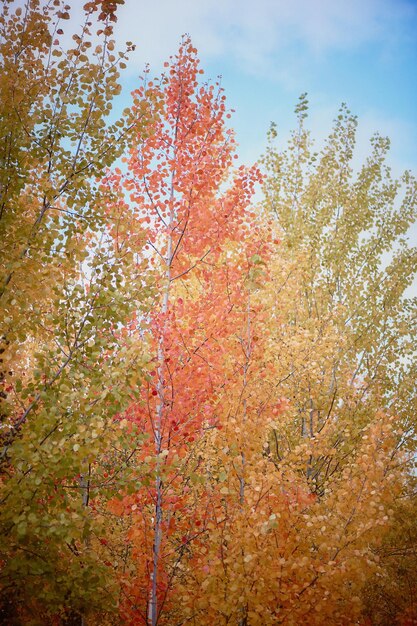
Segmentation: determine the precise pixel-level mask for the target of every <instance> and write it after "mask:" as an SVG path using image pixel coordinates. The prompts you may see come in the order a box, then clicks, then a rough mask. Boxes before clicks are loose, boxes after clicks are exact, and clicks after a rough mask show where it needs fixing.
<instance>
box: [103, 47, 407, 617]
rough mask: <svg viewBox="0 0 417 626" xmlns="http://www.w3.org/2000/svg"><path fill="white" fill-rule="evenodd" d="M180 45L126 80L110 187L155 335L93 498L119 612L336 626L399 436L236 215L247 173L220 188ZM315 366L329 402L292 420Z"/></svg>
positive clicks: (189, 51) (219, 137)
mask: <svg viewBox="0 0 417 626" xmlns="http://www.w3.org/2000/svg"><path fill="white" fill-rule="evenodd" d="M195 54H196V51H195V49H194V48H193V47H192V45H191V43H190V42H189V40H185V41H184V43H183V45H182V46H181V48H180V51H179V54H178V56H177V57H175V59H173V60H172V62H171V64H168V65H167V68H168V72H169V74H168V76H165V77H163V78H162V80H161V81H159V82H158V81H157V82H152V81H149V79H148V78H145V84H144V86H143V87H142V88H141V89H140V90H139V91H138V92H137V98H138V102H139V103H141V102H143V99H145V100H146V99H149V98H151V99H152V101H153V102H154V107H155V109H154V113H155V115H154V118H153V120H154V121H153V127H152V128H153V132H152V134H151V135H150V136H149V137H141V138H139V141H136V142H135V143H134V145H133V147H132V149H131V153H130V156H129V157H128V158H127V160H126V170H125V171H124V172H123V173H122V171H118V172H116V173H115V175H114V177H113V179H112V182H113V184H114V185H115V186H116V187H123V188H124V189H125V190H126V193H127V194H129V201H130V204H131V205H132V206H133V207H134V211H135V213H136V216H137V218H136V219H137V224H138V226H139V227H141V228H144V229H145V230H146V232H147V247H148V254H149V255H150V257H151V259H152V263H153V265H154V267H155V271H156V274H159V276H160V278H159V282H158V284H159V292H160V301H159V303H158V304H157V305H156V306H155V307H154V309H153V310H152V312H151V314H150V315H149V317H148V318H146V319H145V318H144V319H142V320H141V324H142V327H143V328H147V332H148V333H149V335H150V342H151V345H153V346H154V347H153V353H154V356H153V359H152V365H151V368H150V371H149V376H148V384H147V389H145V388H144V389H143V392H142V396H141V399H140V401H139V402H136V403H133V404H132V406H131V407H130V409H129V411H128V412H127V413H126V418H127V421H128V423H129V424H136V425H137V427H138V429H139V430H140V431H143V432H146V433H148V435H149V436H148V439H147V442H145V443H144V444H143V446H142V457H141V463H140V467H139V468H138V485H139V488H138V490H137V492H136V493H134V494H129V493H127V492H126V491H123V489H122V490H120V493H119V497H118V499H117V500H115V501H113V502H112V503H111V504H110V505H109V511H110V513H112V514H113V515H114V516H115V517H116V519H117V517H118V516H119V517H120V519H122V520H123V523H124V524H125V525H126V526H127V531H126V541H127V546H128V547H127V549H126V553H125V554H126V557H125V562H124V589H123V595H122V601H121V605H122V615H123V618H124V620H125V621H127V623H138V622H139V623H144V624H146V623H148V624H152V625H154V624H156V623H158V624H163V623H173V622H175V623H178V624H182V623H187V622H190V621H191V622H192V623H196V624H200V625H201V624H213V623H216V624H223V623H224V624H240V625H243V624H276V623H283V624H299V623H302V622H303V621H306V620H309V623H312V624H321V623H323V620H324V619H325V620H332V623H335V624H346V623H355V622H356V621H357V619H358V618H359V616H360V614H361V609H362V603H361V597H360V595H361V591H362V589H363V586H364V584H365V582H366V580H367V579H368V578H369V576H371V574H372V573H373V572H374V571H375V570H376V568H377V558H376V557H375V554H374V552H373V548H374V547H375V546H376V545H377V544H378V541H379V538H380V536H382V534H383V531H385V530H387V529H388V527H389V523H390V519H391V517H392V510H391V509H390V506H391V504H392V502H393V498H394V496H395V494H396V493H397V492H398V490H399V489H400V486H401V476H400V474H399V471H398V467H397V461H398V458H399V457H398V458H397V455H396V453H395V448H396V443H397V436H398V430H397V427H396V424H395V423H393V416H392V415H390V414H389V412H388V411H386V407H385V406H384V405H383V403H382V396H381V397H380V396H378V395H377V393H376V392H375V395H374V397H373V402H372V403H368V404H367V403H366V401H364V397H365V400H367V398H366V395H365V394H364V389H363V388H362V387H361V386H360V385H358V384H351V383H350V380H351V378H352V374H353V373H354V369H353V370H352V362H351V361H349V360H346V362H344V363H343V364H342V365H343V366H342V365H341V367H340V369H339V370H338V371H337V372H335V371H334V358H335V357H334V354H335V353H336V354H337V355H339V354H340V352H341V351H342V350H343V349H346V345H348V341H349V340H350V333H349V332H348V331H345V330H344V328H343V326H341V327H339V326H338V323H339V320H338V318H337V319H336V316H334V315H333V314H334V311H333V309H331V311H330V313H332V315H330V313H329V314H328V315H327V316H326V317H325V318H324V319H319V320H317V319H314V320H311V321H310V322H309V321H308V311H307V313H306V312H305V311H304V310H303V309H302V304H303V300H302V298H303V297H304V291H303V285H304V283H303V282H302V281H301V280H300V274H297V272H302V271H307V270H306V267H307V269H308V264H303V263H300V258H301V257H298V256H297V254H296V253H295V252H294V257H293V258H291V256H290V253H289V252H288V250H287V247H286V245H285V244H284V245H280V244H279V242H278V241H277V240H276V239H274V231H276V226H275V224H274V221H273V220H272V218H271V217H270V216H268V215H265V214H262V213H258V214H256V212H254V211H253V210H251V209H249V208H247V207H248V202H249V200H250V195H251V192H252V188H253V182H254V180H255V178H256V176H257V174H256V175H255V171H253V172H250V171H249V172H246V171H245V170H244V169H241V170H239V172H238V175H237V178H235V181H234V184H233V186H232V187H231V189H230V190H229V191H228V192H224V191H222V189H223V188H222V187H220V184H224V181H225V176H226V174H227V171H228V170H229V168H230V165H231V162H232V161H231V157H232V153H233V150H232V149H233V139H232V136H231V135H230V134H229V135H228V136H227V135H225V131H224V123H223V115H224V112H225V108H224V101H223V97H224V96H223V95H222V93H221V91H215V90H214V86H205V85H199V82H198V80H197V77H198V74H197V72H198V63H197V60H196V57H195ZM254 177H255V178H254ZM132 224H133V222H132ZM280 234H281V233H280ZM301 275H302V274H301ZM300 299H301V304H300ZM323 371H324V374H323ZM329 371H330V372H331V375H330V380H332V378H331V376H336V375H337V377H338V383H339V388H340V389H341V390H342V391H341V400H342V401H341V402H339V396H337V398H336V400H334V402H335V407H334V411H333V413H332V411H330V412H329V415H328V416H327V417H326V419H323V418H320V419H319V420H318V421H317V419H318V418H317V415H316V414H315V411H316V409H315V406H314V404H313V406H312V407H311V404H310V405H309V409H308V413H307V415H308V416H309V420H308V421H307V419H306V418H305V415H304V414H301V416H300V410H299V402H300V401H301V400H300V398H303V395H302V394H306V386H307V389H308V391H307V393H308V396H307V398H308V400H309V401H310V402H313V403H314V401H315V398H316V397H317V396H319V397H323V396H324V391H323V388H324V385H325V383H324V382H323V377H324V376H329V374H328V372H329ZM303 377H304V378H303ZM303 385H304V386H303ZM303 401H304V402H306V401H305V399H303ZM303 406H308V405H307V404H306V403H305V404H304V405H303ZM330 406H332V404H331V401H330ZM355 411H356V413H355ZM356 414H357V415H358V416H359V419H355V416H356ZM314 420H316V421H314ZM128 429H129V428H128ZM312 429H314V430H312ZM365 469H366V471H364V470H365ZM277 564H278V565H279V568H277Z"/></svg>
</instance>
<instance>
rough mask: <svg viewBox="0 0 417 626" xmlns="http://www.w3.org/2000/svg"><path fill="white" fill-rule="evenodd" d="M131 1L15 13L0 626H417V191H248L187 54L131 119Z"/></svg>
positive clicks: (347, 159)
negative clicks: (123, 85)
mask: <svg viewBox="0 0 417 626" xmlns="http://www.w3.org/2000/svg"><path fill="white" fill-rule="evenodd" d="M118 4H121V2H106V1H102V2H98V1H94V2H88V3H87V4H86V5H85V7H84V11H85V23H84V26H83V27H82V30H81V32H80V33H77V34H75V35H74V36H73V38H72V42H74V43H71V44H68V40H64V35H65V33H64V26H63V24H66V23H69V22H68V20H69V18H70V13H71V9H70V7H69V6H68V5H64V4H63V3H62V2H60V1H59V0H56V1H55V2H50V3H46V2H40V1H39V0H30V2H28V3H27V4H26V6H25V7H24V8H21V7H17V8H16V6H14V4H13V3H12V2H11V1H10V0H3V2H2V5H3V12H2V17H1V18H0V32H1V41H0V59H1V69H2V72H1V77H0V107H1V121H0V132H1V145H2V152H1V155H0V158H1V164H2V167H1V172H0V177H1V179H0V192H1V204H0V232H1V241H2V246H1V250H0V268H1V288H0V307H1V312H2V315H1V319H0V325H1V328H0V338H1V347H0V350H1V353H0V358H1V361H0V383H1V386H2V389H1V392H0V401H1V410H0V414H1V430H0V436H1V445H2V454H1V482H0V498H1V510H0V530H1V532H0V564H1V571H0V619H1V620H2V623H5V624H32V625H33V626H37V625H40V624H51V625H52V624H54V625H55V624H56V625H57V626H58V625H59V624H84V625H86V624H89V625H91V626H93V625H97V626H98V625H99V624H100V625H102V624H132V625H133V624H143V625H150V626H156V625H157V624H159V625H160V626H162V625H163V624H166V625H172V624H177V625H181V624H194V625H195V626H197V625H198V626H205V625H207V626H211V625H212V624H216V625H217V624H219V625H222V624H224V625H225V626H226V625H228V626H233V625H235V626H256V625H269V624H270V625H271V626H272V625H274V624H284V625H299V624H307V623H308V624H312V625H313V624H317V625H320V624H325V623H330V624H335V625H337V624H340V625H341V626H342V625H346V624H363V625H365V624H378V625H381V626H382V625H387V626H388V625H391V624H396V623H397V624H402V625H404V626H405V625H406V624H413V623H415V621H416V620H417V608H416V605H415V601H414V599H413V598H414V596H415V592H416V584H417V580H416V577H415V571H416V570H417V563H416V559H415V548H416V545H415V539H416V536H417V529H416V522H415V519H416V517H415V514H414V513H415V508H416V507H415V500H414V488H415V485H414V472H413V464H412V462H413V454H414V453H415V441H416V421H415V409H416V400H415V395H414V388H415V379H416V359H415V352H414V345H413V336H414V333H415V323H416V319H417V316H416V312H417V311H416V304H417V302H416V299H415V298H409V297H407V288H408V287H409V286H410V285H411V283H412V281H413V279H414V276H415V269H414V268H415V265H416V260H417V259H416V257H417V251H416V249H414V248H412V247H410V245H409V243H408V241H407V232H408V229H409V227H410V225H411V224H413V223H414V222H415V220H416V217H417V215H416V213H417V202H416V181H415V179H414V178H413V176H412V175H411V174H410V173H409V172H406V173H405V174H404V175H403V176H402V177H401V178H400V179H398V180H396V179H394V178H393V177H392V175H391V172H390V170H389V168H388V166H387V165H386V157H387V154H388V149H389V142H388V140H387V139H385V138H382V137H380V136H376V137H374V139H373V140H372V145H371V154H370V156H369V158H368V159H367V161H366V162H365V164H364V165H363V166H362V167H361V168H359V169H358V171H357V172H355V171H354V168H353V165H352V162H353V155H354V149H355V131H356V119H355V117H354V116H352V115H351V114H350V112H349V111H348V110H347V109H346V107H342V108H341V110H340V112H339V115H338V117H337V119H336V120H335V124H334V127H333V129H332V132H331V134H330V135H329V137H328V139H327V141H326V143H325V145H324V147H323V148H322V149H321V150H320V151H318V152H315V151H314V145H313V141H312V139H311V137H310V134H309V132H308V130H307V123H306V120H307V110H308V105H307V100H306V97H305V96H302V97H301V99H300V102H299V104H298V106H297V109H296V113H297V128H296V130H295V131H294V133H293V134H292V137H291V139H290V141H289V143H288V145H287V146H286V147H285V148H284V149H281V150H280V149H278V148H277V147H276V143H277V131H276V127H275V125H272V126H271V130H270V133H269V144H268V149H267V152H266V154H265V156H264V157H263V159H262V161H261V164H260V166H259V167H258V166H253V167H249V168H246V167H244V166H239V167H236V166H235V158H236V153H235V140H234V135H233V132H232V131H231V130H230V129H229V128H228V126H227V120H228V118H229V117H230V113H229V112H228V110H227V108H226V103H225V96H224V93H223V90H222V88H221V86H220V85H219V84H218V83H214V84H212V83H210V82H203V80H202V77H201V74H202V73H203V71H202V70H201V69H200V65H199V61H198V58H197V51H196V50H195V48H194V47H193V45H192V43H191V41H190V39H189V38H184V39H183V41H182V43H181V45H180V48H179V51H178V54H177V55H176V56H174V57H172V58H171V59H170V61H169V62H167V63H166V64H165V73H164V75H162V76H161V77H160V78H159V79H157V80H150V77H149V74H148V73H145V75H144V77H143V78H142V83H141V85H140V86H139V87H138V89H137V90H136V91H135V92H133V94H132V95H133V104H132V106H131V108H130V109H128V110H126V111H125V112H124V114H123V116H122V117H121V119H120V120H118V121H116V122H110V121H109V113H110V111H111V106H112V100H113V98H114V97H115V96H117V94H118V93H119V92H120V84H119V71H120V69H123V67H124V65H125V62H124V61H125V57H126V54H127V53H128V52H129V49H131V48H132V44H128V46H127V51H126V52H121V53H118V54H117V53H116V52H115V51H114V47H115V45H114V42H113V41H112V39H111V37H112V24H113V23H114V22H115V21H116V18H117V5H118ZM259 183H261V184H262V188H263V200H262V202H260V203H259V204H258V205H254V204H253V194H254V192H255V189H256V185H257V184H259Z"/></svg>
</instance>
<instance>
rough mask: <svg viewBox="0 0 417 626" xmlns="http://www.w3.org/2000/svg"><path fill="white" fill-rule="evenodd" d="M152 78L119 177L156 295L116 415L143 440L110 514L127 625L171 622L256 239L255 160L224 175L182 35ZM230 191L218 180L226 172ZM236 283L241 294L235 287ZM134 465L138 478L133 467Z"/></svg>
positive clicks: (211, 103) (221, 119)
mask: <svg viewBox="0 0 417 626" xmlns="http://www.w3.org/2000/svg"><path fill="white" fill-rule="evenodd" d="M166 67H167V70H166V71H167V74H166V75H165V76H163V77H162V79H161V80H159V81H156V82H155V81H150V80H149V78H148V77H145V79H144V81H145V82H144V85H143V86H142V87H141V88H140V89H139V90H138V91H137V92H136V98H137V102H138V103H139V106H141V103H142V101H143V100H144V99H149V98H150V99H151V100H152V101H153V102H154V103H155V104H154V113H155V115H154V118H153V123H152V126H151V133H150V134H149V135H148V136H146V137H143V136H140V135H139V136H138V137H137V139H136V140H135V141H134V142H133V145H132V148H131V150H130V155H129V156H128V157H127V159H126V171H125V172H124V173H123V174H122V172H121V171H120V172H118V173H116V174H115V176H114V184H115V185H118V186H123V187H124V189H125V190H126V192H127V193H128V194H129V199H130V204H131V206H132V207H133V210H134V211H135V212H136V215H137V224H138V226H139V228H143V229H144V230H145V231H146V233H147V246H146V247H147V248H148V253H149V255H150V258H151V261H152V263H153V266H154V268H155V272H156V274H157V275H158V276H159V278H158V280H157V282H156V284H157V287H158V289H159V294H160V296H159V300H158V301H157V302H156V303H155V306H154V307H153V309H152V311H151V313H150V315H149V317H148V318H147V319H144V320H142V325H144V327H147V329H148V333H149V335H150V342H151V345H152V346H153V359H152V362H151V368H150V371H149V378H148V384H147V388H146V389H145V388H144V389H143V394H142V397H141V401H140V402H139V403H135V404H133V405H132V407H131V408H130V409H129V411H128V412H127V414H126V417H127V419H128V420H129V422H131V423H134V424H136V425H137V427H138V428H139V430H141V431H144V432H146V433H148V434H149V439H148V444H144V446H143V447H142V451H143V452H142V453H143V460H142V464H141V473H142V478H139V481H140V486H139V489H138V491H137V493H135V494H132V495H128V494H123V493H122V494H121V496H122V497H121V500H120V501H119V502H115V503H113V505H112V507H111V510H112V511H113V513H115V514H119V515H121V516H123V517H124V518H125V519H126V518H127V519H130V529H129V530H128V533H127V535H128V539H129V541H130V544H131V554H132V561H133V570H134V575H130V576H127V582H126V588H125V596H126V597H125V601H124V603H123V605H124V614H125V616H126V619H127V623H144V624H146V623H149V624H152V626H155V624H157V623H158V624H162V623H172V620H176V619H177V616H178V600H179V601H180V602H181V598H178V597H177V591H176V583H177V580H178V578H181V567H182V560H183V557H184V556H185V555H186V553H187V551H188V549H189V548H188V546H189V544H190V543H191V542H192V541H193V540H194V538H195V537H198V536H199V535H200V534H201V533H202V532H206V529H205V528H203V527H202V521H201V520H202V518H203V515H202V511H201V503H200V504H199V503H198V501H197V500H196V499H195V494H194V493H193V490H192V489H191V485H192V483H193V482H194V481H200V480H201V479H202V477H201V476H199V474H198V466H199V455H198V449H199V447H198V446H199V445H200V442H201V440H203V439H204V437H205V435H206V433H207V432H210V431H211V430H213V429H216V428H217V427H218V426H221V424H220V421H219V417H218V416H217V407H218V405H219V404H220V403H221V401H222V400H221V399H222V398H223V396H224V393H225V390H224V388H225V386H227V385H228V376H229V375H230V371H229V370H228V369H226V368H225V367H224V360H225V359H226V360H227V359H229V358H230V355H229V354H228V346H229V344H230V343H232V344H233V349H234V350H235V351H236V349H239V350H240V348H239V345H238V344H237V342H236V339H235V332H236V328H238V327H240V325H241V319H242V316H243V317H244V319H246V308H247V304H246V293H245V289H244V278H242V276H243V277H246V276H247V273H248V271H249V269H250V267H251V264H252V262H251V261H250V259H251V257H253V256H254V255H256V254H259V253H260V252H262V249H263V247H264V245H265V244H264V243H263V242H262V240H261V239H258V238H257V237H255V236H253V237H252V236H250V232H249V224H248V220H249V219H250V218H251V215H252V214H251V212H250V211H249V210H248V208H247V207H248V205H249V201H250V198H251V195H252V193H253V188H254V184H255V182H256V181H257V179H258V177H259V174H258V172H257V170H256V168H253V169H249V170H247V169H245V168H243V167H241V168H239V169H238V170H237V171H235V172H233V170H232V164H233V157H234V152H235V142H234V137H233V133H232V132H231V131H230V130H227V129H226V126H225V118H227V117H228V116H229V114H228V113H227V111H226V107H225V96H224V94H223V90H222V89H221V88H220V86H219V85H218V84H214V85H213V84H208V83H204V84H203V83H202V82H201V81H199V74H200V73H202V71H201V70H200V68H199V63H198V59H197V57H196V50H195V48H193V46H192V44H191V42H190V40H189V39H184V41H183V43H182V44H181V47H180V50H179V53H178V55H177V56H176V57H175V58H173V59H171V62H170V63H167V64H166ZM230 176H232V180H231V182H229V188H228V189H227V190H224V189H223V187H224V185H225V183H226V182H227V181H228V179H229V178H230ZM242 290H243V291H242ZM145 468H147V469H148V475H147V476H146V475H144V471H145Z"/></svg>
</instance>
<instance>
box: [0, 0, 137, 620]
mask: <svg viewBox="0 0 417 626" xmlns="http://www.w3.org/2000/svg"><path fill="white" fill-rule="evenodd" d="M118 4H121V3H120V2H112V3H109V2H106V1H103V2H88V3H87V4H86V5H85V22H84V24H83V26H82V28H81V31H80V32H79V33H75V34H74V35H73V37H72V41H71V43H70V44H69V45H68V43H67V42H68V39H66V40H65V41H66V43H64V39H63V38H64V36H65V35H69V34H70V33H68V32H67V33H65V32H64V31H65V30H66V24H68V20H69V18H70V11H71V9H70V7H69V6H68V5H66V4H64V3H62V2H60V1H59V0H57V1H55V2H40V1H39V0H30V1H28V2H26V3H25V5H24V6H23V7H22V6H20V5H19V4H18V3H13V2H10V1H8V0H3V2H2V12H1V17H0V37H1V43H0V63H1V79H0V111H1V114H0V119H1V121H0V136H1V145H2V149H1V156H0V159H1V169H0V193H1V202H0V233H1V235H0V236H1V241H2V245H1V251H0V276H1V278H0V283H1V286H0V307H1V320H0V325H1V328H0V338H1V349H0V352H1V363H0V365H1V368H0V369H1V373H0V376H1V385H2V389H1V418H2V424H1V431H0V434H1V441H2V453H1V470H2V477H1V495H0V500H1V515H0V527H1V532H0V535H1V540H0V560H1V574H0V584H1V606H2V609H1V610H2V619H3V621H5V622H7V623H12V620H17V621H19V620H22V622H23V623H46V622H47V621H48V620H50V619H52V617H51V615H52V614H54V613H56V614H57V615H58V614H61V613H62V612H63V611H64V612H65V611H67V612H68V611H73V612H75V613H85V612H86V611H95V610H102V611H105V610H106V609H108V608H110V607H112V606H114V603H115V594H114V593H113V591H114V590H115V587H116V586H117V585H115V579H114V577H113V578H112V577H111V576H109V574H110V571H111V570H110V569H109V568H107V567H106V566H105V565H104V564H103V563H102V562H101V561H100V559H99V558H98V557H97V555H96V554H95V552H94V550H93V549H92V541H93V540H94V537H95V535H96V534H98V535H100V521H99V520H98V519H96V521H94V519H93V517H94V516H93V515H92V511H91V508H90V507H89V506H88V504H89V502H90V500H91V498H93V496H94V495H95V494H96V493H97V492H98V491H100V493H101V492H103V493H104V492H105V491H106V489H107V491H109V490H110V491H111V490H112V484H111V483H109V481H107V480H106V478H105V476H104V475H103V472H104V470H105V466H104V465H103V463H104V464H107V465H112V463H117V465H118V469H119V471H120V470H121V468H122V467H124V466H125V465H126V459H127V458H128V457H129V455H130V454H132V451H131V450H130V442H129V443H126V442H124V440H123V434H122V430H121V429H120V427H119V426H118V424H117V423H116V422H115V421H114V420H113V418H114V416H115V415H116V414H117V412H118V411H120V410H122V409H123V408H124V407H125V406H126V404H127V403H128V402H130V401H131V397H132V394H133V395H134V394H135V390H136V389H137V387H138V378H139V379H140V372H141V361H142V359H143V357H142V356H141V354H142V352H143V350H142V348H141V345H140V344H139V343H138V342H135V344H134V346H132V343H131V339H130V336H129V331H128V330H126V331H125V332H124V334H123V336H121V337H119V336H118V334H117V330H118V327H119V326H120V324H121V323H122V322H123V325H124V327H125V328H128V322H129V320H130V319H131V317H132V315H133V313H135V314H138V313H139V311H140V310H141V307H142V303H144V301H145V299H146V297H147V295H148V291H147V287H146V284H145V283H146V281H145V280H144V278H143V268H142V267H141V262H140V261H138V258H137V255H138V254H139V253H140V250H141V246H142V244H141V241H142V238H141V235H140V233H139V232H137V249H136V252H135V254H136V256H134V255H133V253H132V252H131V251H130V250H125V249H124V248H123V247H122V246H119V247H115V246H114V245H113V238H112V237H111V231H112V229H113V228H114V227H115V224H117V226H118V227H120V229H123V225H124V224H125V221H126V220H128V219H129V216H128V213H127V212H124V213H121V211H120V210H119V212H118V210H117V207H118V206H120V202H122V198H119V199H118V198H117V197H116V196H115V193H114V191H110V189H109V186H108V185H107V184H106V181H105V175H106V169H107V168H108V167H109V166H110V165H111V163H112V162H113V161H114V160H115V159H116V158H117V157H118V155H120V153H121V152H122V150H123V147H124V145H125V143H126V141H127V140H128V138H129V134H130V132H133V131H134V132H135V133H136V134H138V133H140V129H141V128H142V126H143V125H144V123H145V119H144V117H146V116H145V111H142V112H141V113H140V114H139V113H138V115H137V116H136V117H132V116H131V115H130V114H128V113H126V114H125V115H124V116H123V118H121V119H120V120H118V121H116V122H114V123H110V122H109V121H108V115H109V113H110V111H111V107H112V100H113V99H114V96H116V95H117V94H118V93H119V91H120V85H119V83H118V78H119V71H120V68H123V67H124V64H125V56H126V54H127V53H128V51H129V49H131V48H132V46H131V45H130V44H128V46H127V50H126V52H121V53H120V54H119V55H117V53H116V52H115V51H114V42H113V41H112V39H111V34H112V23H113V22H114V21H115V19H116V9H117V5H118ZM96 18H97V19H98V21H97V19H96ZM93 39H94V41H96V43H95V44H93V43H92V40H93ZM103 177H104V178H103ZM100 179H102V181H103V182H102V183H100V182H99V180H100ZM118 203H119V204H118ZM109 206H112V207H113V208H114V210H113V212H109ZM127 286H128V287H129V289H128V290H127ZM133 379H134V380H133ZM132 381H133V382H132ZM115 449H117V450H118V454H117V455H116V453H115ZM127 450H129V453H128V452H127ZM124 453H125V455H124V456H123V454H124ZM103 497H105V496H103ZM75 613H74V614H75ZM36 614H39V615H40V616H39V619H38V621H36V619H35V618H34V617H33V616H34V615H36Z"/></svg>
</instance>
